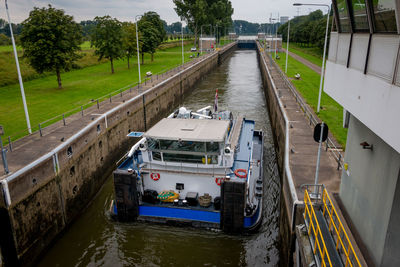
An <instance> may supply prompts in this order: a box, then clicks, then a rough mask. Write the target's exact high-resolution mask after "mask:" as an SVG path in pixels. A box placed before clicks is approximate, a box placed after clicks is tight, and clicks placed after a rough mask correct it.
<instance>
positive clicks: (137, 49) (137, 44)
mask: <svg viewBox="0 0 400 267" xmlns="http://www.w3.org/2000/svg"><path fill="white" fill-rule="evenodd" d="M138 16H141V15H137V16H136V17H135V21H136V54H137V65H138V71H139V84H140V83H141V82H142V81H141V77H140V55H139V52H140V51H139V37H138V21H137V18H138Z"/></svg>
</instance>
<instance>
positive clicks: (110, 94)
mask: <svg viewBox="0 0 400 267" xmlns="http://www.w3.org/2000/svg"><path fill="white" fill-rule="evenodd" d="M110 103H111V94H110Z"/></svg>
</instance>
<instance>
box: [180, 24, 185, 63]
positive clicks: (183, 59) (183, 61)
mask: <svg viewBox="0 0 400 267" xmlns="http://www.w3.org/2000/svg"><path fill="white" fill-rule="evenodd" d="M181 39H182V66H183V65H184V64H185V57H184V55H183V20H181Z"/></svg>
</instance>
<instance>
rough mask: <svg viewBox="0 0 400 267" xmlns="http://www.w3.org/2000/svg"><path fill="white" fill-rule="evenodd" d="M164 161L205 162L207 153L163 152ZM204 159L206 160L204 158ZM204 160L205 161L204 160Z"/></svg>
mask: <svg viewBox="0 0 400 267" xmlns="http://www.w3.org/2000/svg"><path fill="white" fill-rule="evenodd" d="M163 157H164V161H173V162H183V163H200V164H204V163H205V158H206V157H205V155H203V156H201V155H185V154H175V153H163ZM203 159H204V160H203ZM203 161H204V162H203Z"/></svg>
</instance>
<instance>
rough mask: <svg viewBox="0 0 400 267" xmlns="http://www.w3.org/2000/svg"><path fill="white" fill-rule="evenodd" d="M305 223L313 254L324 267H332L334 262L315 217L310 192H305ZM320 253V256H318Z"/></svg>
mask: <svg viewBox="0 0 400 267" xmlns="http://www.w3.org/2000/svg"><path fill="white" fill-rule="evenodd" d="M304 221H305V223H306V225H307V228H308V236H309V237H310V241H312V242H313V244H312V245H313V253H314V255H318V256H319V258H320V261H321V265H322V266H324V267H325V266H327V265H326V264H327V263H329V265H328V266H332V261H331V259H330V257H329V253H328V250H327V249H326V245H325V241H324V237H323V235H322V232H321V228H320V226H319V224H318V220H317V216H316V215H315V211H314V207H313V203H312V202H311V198H310V195H309V194H308V190H307V189H306V190H304ZM317 252H318V254H317Z"/></svg>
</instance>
